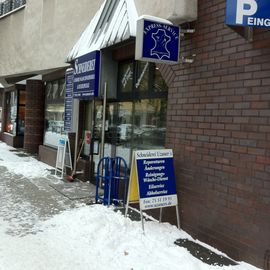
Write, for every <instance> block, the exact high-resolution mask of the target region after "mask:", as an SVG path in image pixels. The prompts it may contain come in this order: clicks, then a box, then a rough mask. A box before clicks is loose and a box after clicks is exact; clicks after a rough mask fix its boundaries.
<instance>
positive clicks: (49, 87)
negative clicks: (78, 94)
mask: <svg viewBox="0 0 270 270" xmlns="http://www.w3.org/2000/svg"><path fill="white" fill-rule="evenodd" d="M64 89H65V79H61V80H56V81H52V82H47V84H46V89H45V136H44V144H46V145H49V146H52V147H56V146H57V145H58V141H59V138H60V137H63V135H62V134H63V133H64V95H65V91H64Z"/></svg>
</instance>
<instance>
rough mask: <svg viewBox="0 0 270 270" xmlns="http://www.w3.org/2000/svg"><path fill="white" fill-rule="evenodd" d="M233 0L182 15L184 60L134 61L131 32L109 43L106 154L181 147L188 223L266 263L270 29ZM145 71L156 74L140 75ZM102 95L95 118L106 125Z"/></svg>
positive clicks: (178, 162) (210, 239)
mask: <svg viewBox="0 0 270 270" xmlns="http://www.w3.org/2000/svg"><path fill="white" fill-rule="evenodd" d="M228 3H229V1H225V0H220V1H216V2H215V3H213V1H204V2H200V3H198V19H197V20H195V21H194V22H192V23H184V24H181V27H182V29H183V30H184V31H183V32H182V33H185V34H182V35H181V54H180V62H179V63H178V64H175V65H163V64H157V65H154V64H147V63H145V62H138V61H134V55H135V48H134V47H133V48H132V46H134V42H133V43H132V41H131V42H130V44H129V45H127V44H122V43H121V42H120V43H119V44H120V45H118V46H117V45H115V46H114V47H113V48H110V46H108V47H107V48H106V46H105V47H104V48H101V51H102V50H103V51H106V50H110V49H112V55H113V57H114V58H113V60H114V61H117V70H118V71H117V91H116V96H115V97H114V99H111V100H110V99H109V100H108V104H107V107H106V136H105V141H106V143H105V146H106V147H105V154H108V155H112V156H114V155H121V156H123V157H124V158H125V159H127V161H128V162H130V153H131V152H132V150H135V149H151V148H152V149H153V148H159V147H166V148H171V149H173V151H174V161H175V173H176V185H177V190H178V195H179V200H180V213H181V224H182V228H183V229H184V230H186V231H188V232H189V233H191V235H193V236H194V237H195V238H198V239H200V240H202V241H205V242H207V243H209V244H211V245H213V246H215V247H217V248H219V249H220V250H222V251H224V252H226V253H227V254H228V255H230V256H231V257H232V258H234V259H237V260H245V261H247V262H250V263H252V264H254V265H257V266H259V267H264V268H265V269H267V265H269V247H270V242H269V241H270V240H269V239H270V235H269V225H270V219H269V209H270V201H269V198H270V188H269V179H270V171H269V168H270V167H269V166H270V156H269V153H270V152H269V151H270V144H269V139H270V137H269V131H270V120H269V119H270V118H269V116H270V101H269V100H270V99H269V98H270V96H269V91H270V90H269V89H270V80H269V74H270V70H269V69H270V65H269V61H270V32H269V29H263V28H261V29H257V28H253V29H251V28H245V27H239V26H238V27H234V26H229V25H227V24H226V23H225V19H226V8H227V4H228ZM189 30H195V32H194V31H189ZM77 45H78V44H77ZM117 47H118V48H117ZM127 52H128V53H127ZM73 53H74V52H73ZM73 56H74V55H73ZM75 58H76V56H75V57H74V58H73V59H75ZM156 72H157V73H156ZM131 74H132V75H131ZM142 74H144V75H145V74H149V75H148V79H146V78H147V76H145V77H144V76H143V78H144V79H143V80H142V81H141V80H139V78H141V75H142ZM151 74H152V75H151ZM153 74H155V75H154V76H153ZM159 76H161V77H162V80H160V81H159V80H158V79H157V78H158V77H159ZM153 78H154V79H153ZM156 79H157V80H158V81H159V83H157V84H156V83H154V84H153V81H155V80H156ZM159 84H161V85H162V87H159V86H158V87H156V85H159ZM147 85H148V87H147ZM153 85H154V86H153ZM146 89H148V90H146ZM157 89H159V90H157ZM145 90H146V91H145ZM146 92H147V93H146ZM99 102H100V103H98V102H96V104H95V109H94V110H95V112H94V117H95V119H93V124H92V125H93V126H94V129H93V132H97V133H98V134H99V133H100V122H101V119H102V107H101V101H99ZM90 114H91V113H90ZM87 128H90V126H89V127H87ZM94 136H96V135H95V134H94ZM148 136H149V137H148ZM148 139H149V140H148ZM147 140H148V141H147ZM166 212H167V220H168V221H170V222H172V223H175V222H176V221H175V220H174V214H173V213H171V212H170V211H169V210H168V211H166Z"/></svg>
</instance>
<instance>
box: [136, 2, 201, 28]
mask: <svg viewBox="0 0 270 270" xmlns="http://www.w3.org/2000/svg"><path fill="white" fill-rule="evenodd" d="M134 2H135V5H136V8H137V11H138V15H139V16H141V15H151V16H155V17H160V18H163V19H168V20H171V21H173V22H174V23H175V24H179V23H183V22H187V21H188V22H189V21H194V20H195V19H197V2H198V1H197V0H166V1H164V0H147V1H145V0H134Z"/></svg>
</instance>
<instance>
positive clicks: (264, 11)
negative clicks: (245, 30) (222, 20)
mask: <svg viewBox="0 0 270 270" xmlns="http://www.w3.org/2000/svg"><path fill="white" fill-rule="evenodd" d="M269 10H270V1H269V0H246V1H245V0H241V1H240V0H227V6H226V24H228V25H234V26H243V27H258V28H270V13H269Z"/></svg>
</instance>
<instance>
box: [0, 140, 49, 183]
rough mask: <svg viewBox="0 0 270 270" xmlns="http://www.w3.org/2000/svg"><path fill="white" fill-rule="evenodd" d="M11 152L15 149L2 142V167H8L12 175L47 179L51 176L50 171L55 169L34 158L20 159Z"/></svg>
mask: <svg viewBox="0 0 270 270" xmlns="http://www.w3.org/2000/svg"><path fill="white" fill-rule="evenodd" d="M10 150H14V148H12V147H10V146H7V145H6V144H5V143H3V142H0V166H4V167H7V168H8V170H9V172H11V173H14V174H18V175H23V176H25V177H27V178H35V177H46V176H47V175H48V174H49V172H48V170H51V169H53V168H52V167H50V166H48V165H46V164H45V163H42V162H39V161H38V160H36V159H34V158H32V157H19V156H18V155H16V154H15V153H14V152H11V151H10Z"/></svg>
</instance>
